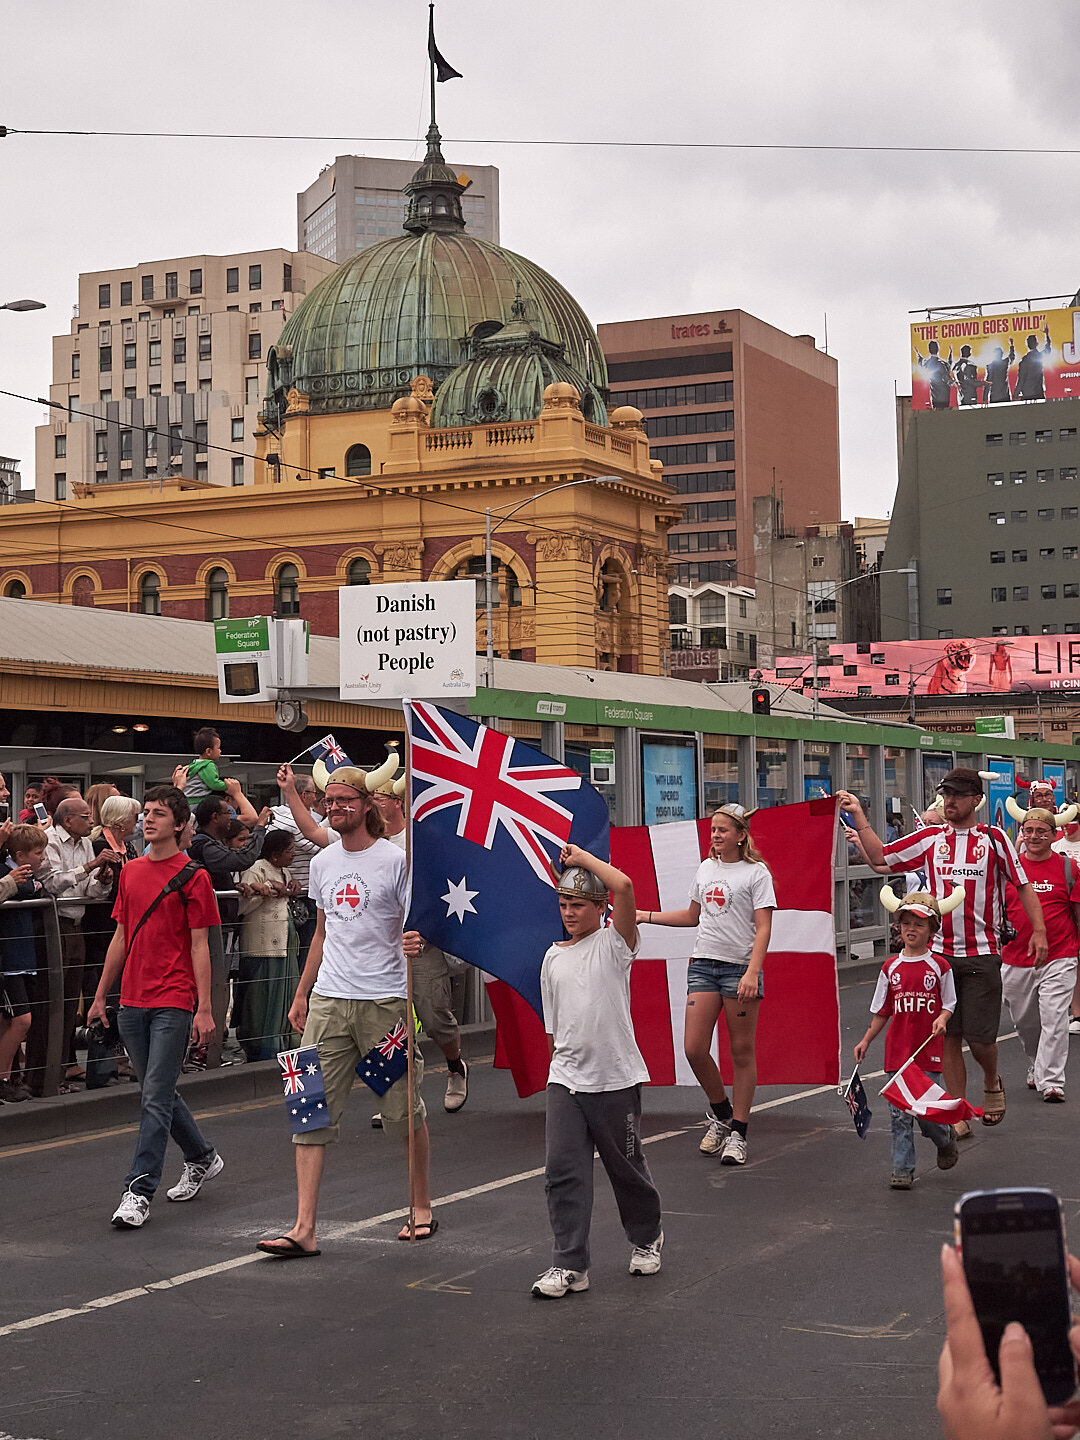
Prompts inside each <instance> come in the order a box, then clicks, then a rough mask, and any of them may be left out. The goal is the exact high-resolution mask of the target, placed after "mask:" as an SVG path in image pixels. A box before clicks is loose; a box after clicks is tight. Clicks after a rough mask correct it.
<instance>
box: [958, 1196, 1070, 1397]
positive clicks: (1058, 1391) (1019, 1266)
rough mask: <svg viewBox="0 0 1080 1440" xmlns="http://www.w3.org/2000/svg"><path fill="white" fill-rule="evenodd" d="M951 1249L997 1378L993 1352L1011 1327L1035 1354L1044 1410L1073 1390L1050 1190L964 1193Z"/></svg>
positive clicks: (1058, 1227)
mask: <svg viewBox="0 0 1080 1440" xmlns="http://www.w3.org/2000/svg"><path fill="white" fill-rule="evenodd" d="M954 1224H955V1232H956V1246H957V1249H958V1250H959V1252H960V1258H961V1259H962V1261H963V1263H964V1274H965V1275H966V1276H967V1282H968V1288H969V1290H970V1291H971V1298H972V1300H973V1301H974V1304H975V1314H976V1315H977V1317H978V1320H979V1326H980V1328H981V1330H982V1337H983V1344H984V1345H985V1346H986V1357H987V1359H988V1360H989V1361H990V1364H991V1365H992V1366H993V1367H994V1374H995V1376H996V1377H997V1379H998V1382H999V1383H1000V1380H1001V1376H1000V1375H999V1374H998V1346H999V1345H1000V1344H1001V1335H1002V1331H1003V1330H1004V1329H1005V1326H1006V1325H1007V1324H1008V1323H1009V1321H1010V1320H1018V1321H1019V1322H1020V1324H1021V1325H1023V1327H1024V1329H1025V1330H1026V1331H1027V1333H1028V1335H1029V1336H1030V1337H1031V1344H1032V1347H1033V1349H1034V1351H1035V1369H1036V1371H1037V1372H1038V1376H1039V1382H1040V1384H1041V1385H1042V1389H1043V1394H1044V1395H1045V1396H1046V1402H1047V1404H1048V1405H1062V1404H1064V1402H1065V1401H1066V1400H1068V1399H1069V1397H1070V1396H1071V1395H1072V1393H1073V1391H1074V1390H1075V1389H1076V1365H1075V1361H1074V1360H1073V1353H1072V1350H1071V1349H1070V1347H1069V1326H1070V1324H1071V1323H1072V1314H1071V1311H1070V1307H1069V1276H1068V1270H1067V1267H1066V1255H1067V1254H1068V1251H1067V1248H1066V1245H1065V1224H1064V1221H1063V1219H1062V1214H1061V1205H1060V1203H1059V1202H1058V1198H1057V1196H1056V1195H1055V1194H1054V1193H1053V1192H1052V1191H1050V1190H1020V1189H1015V1190H1012V1189H1006V1190H972V1191H969V1192H968V1194H966V1195H961V1197H960V1199H959V1200H958V1201H957V1202H956V1209H955V1211H954Z"/></svg>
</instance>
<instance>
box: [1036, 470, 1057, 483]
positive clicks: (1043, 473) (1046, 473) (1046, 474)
mask: <svg viewBox="0 0 1080 1440" xmlns="http://www.w3.org/2000/svg"><path fill="white" fill-rule="evenodd" d="M1053 478H1054V472H1053V470H1036V471H1035V479H1036V480H1037V481H1038V482H1039V484H1040V485H1045V484H1046V482H1047V481H1048V480H1052V479H1053Z"/></svg>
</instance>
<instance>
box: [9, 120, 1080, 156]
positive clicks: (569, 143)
mask: <svg viewBox="0 0 1080 1440" xmlns="http://www.w3.org/2000/svg"><path fill="white" fill-rule="evenodd" d="M9 135H50V136H75V137H79V138H84V139H96V140H271V141H275V142H281V141H285V140H295V141H303V142H306V143H316V144H330V145H415V144H416V136H415V135H267V134H241V133H237V132H229V131H216V130H30V129H22V128H21V127H16V126H13V125H0V139H2V138H4V137H5V136H9ZM454 144H455V145H531V146H550V147H552V148H558V149H574V148H580V149H598V150H732V151H737V150H776V151H796V152H817V153H830V152H832V153H839V154H866V155H1080V147H1076V146H1050V145H1030V146H1022V145H837V144H810V143H806V142H793V141H764V140H555V139H550V138H543V139H539V138H535V137H527V136H522V137H518V138H507V137H505V136H485V137H477V136H471V137H470V136H462V137H461V138H458V137H456V136H455V137H454Z"/></svg>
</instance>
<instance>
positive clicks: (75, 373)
mask: <svg viewBox="0 0 1080 1440" xmlns="http://www.w3.org/2000/svg"><path fill="white" fill-rule="evenodd" d="M71 378H72V379H73V380H78V378H79V352H78V351H77V350H76V351H75V352H74V354H73V355H72V357H71Z"/></svg>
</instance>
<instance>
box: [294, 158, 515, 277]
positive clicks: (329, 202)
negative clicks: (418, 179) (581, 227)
mask: <svg viewBox="0 0 1080 1440" xmlns="http://www.w3.org/2000/svg"><path fill="white" fill-rule="evenodd" d="M415 173H416V161H415V160H383V159H378V158H376V157H374V156H368V155H339V156H338V157H337V158H336V159H335V160H334V162H333V164H331V165H327V166H326V168H325V169H324V170H322V171H321V172H320V174H319V177H318V179H317V180H315V181H314V182H313V183H312V184H311V185H309V186H308V187H307V189H306V190H302V191H301V192H300V194H299V195H297V197H296V245H297V249H299V250H307V251H309V252H310V253H312V254H314V255H322V256H324V257H325V259H327V260H334V261H336V262H337V263H338V264H339V265H344V264H345V262H346V261H347V260H351V259H352V257H353V256H354V255H355V254H356V253H357V251H358V250H366V249H368V247H369V246H371V245H376V244H378V242H379V241H380V240H385V239H387V238H388V237H390V236H393V235H400V233H401V222H402V220H403V219H404V216H405V210H406V208H407V204H408V202H407V200H406V197H405V195H404V193H403V191H404V189H405V186H406V185H407V184H408V182H409V181H410V180H411V179H412V177H413V175H414V174H415ZM458 178H459V179H460V180H461V183H462V184H464V183H465V181H466V180H468V181H469V184H468V186H467V188H466V190H465V192H464V194H463V195H462V196H461V210H462V215H463V217H464V219H465V223H466V224H467V225H468V227H469V233H470V234H471V235H474V236H475V237H476V238H477V239H479V240H490V241H491V242H492V244H493V245H497V244H498V243H499V172H498V170H497V169H496V167H495V166H494V165H463V166H461V167H460V169H459V170H458Z"/></svg>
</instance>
